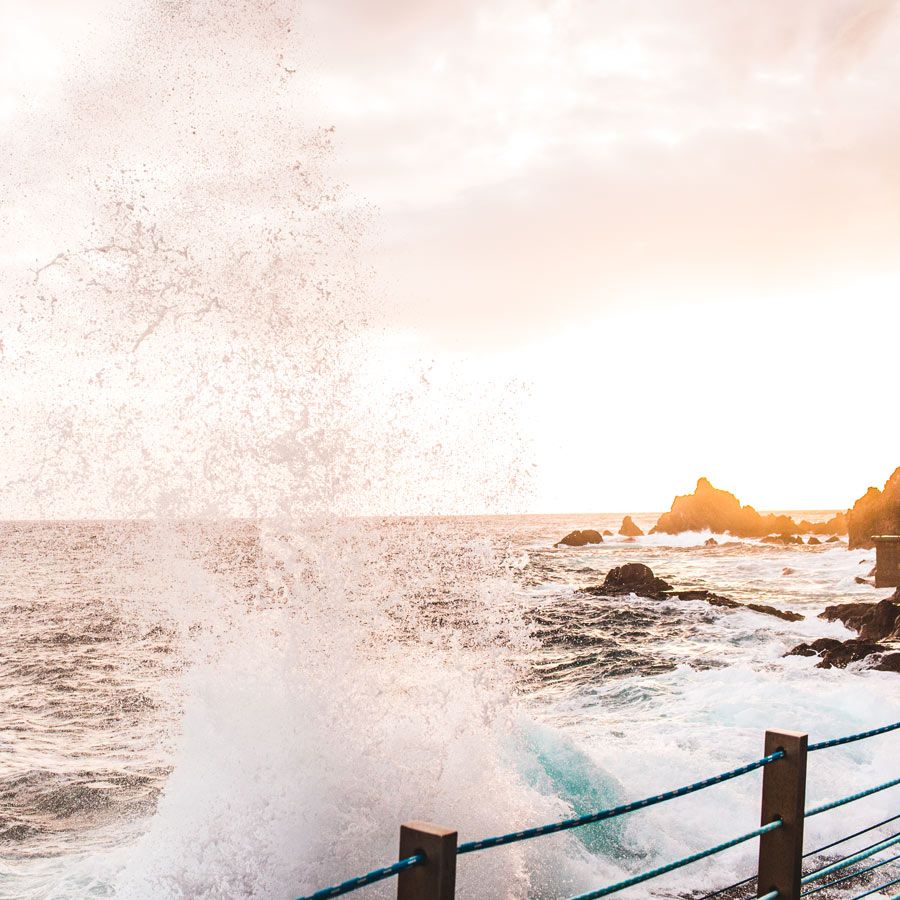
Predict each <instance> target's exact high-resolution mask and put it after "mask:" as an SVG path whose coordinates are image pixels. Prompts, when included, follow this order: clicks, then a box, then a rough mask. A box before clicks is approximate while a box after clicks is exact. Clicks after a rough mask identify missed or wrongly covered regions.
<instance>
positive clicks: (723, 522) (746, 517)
mask: <svg viewBox="0 0 900 900" xmlns="http://www.w3.org/2000/svg"><path fill="white" fill-rule="evenodd" d="M704 529H709V530H710V531H714V532H716V533H719V534H722V533H725V532H728V533H729V534H733V535H735V536H737V537H764V536H765V535H767V534H772V533H778V534H797V533H800V532H802V533H810V532H814V533H815V534H832V533H833V532H841V531H845V530H846V524H845V522H844V516H843V515H837V516H835V517H834V518H833V519H830V520H829V521H828V522H818V523H816V524H812V523H810V522H801V523H797V522H795V521H794V520H793V519H792V518H790V516H776V515H772V514H769V515H760V513H758V512H757V511H756V510H755V509H754V508H753V507H752V506H742V505H741V502H740V500H738V498H737V497H735V496H734V494H730V493H729V492H728V491H722V490H719V489H718V488H715V487H713V486H712V485H711V484H710V482H709V480H708V479H706V478H700V479H699V480H698V481H697V487H696V488H695V490H694V493H693V494H684V495H682V496H679V497H676V498H675V499H674V501H673V502H672V508H671V510H670V511H669V512H667V513H663V515H661V516H660V517H659V521H658V522H657V523H656V525H655V526H654V528H653V530H652V532H651V534H652V533H654V532H660V533H662V534H680V533H681V532H683V531H703V530H704Z"/></svg>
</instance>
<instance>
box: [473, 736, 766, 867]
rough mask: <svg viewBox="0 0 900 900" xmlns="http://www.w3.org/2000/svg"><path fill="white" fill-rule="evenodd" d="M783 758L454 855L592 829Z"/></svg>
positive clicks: (492, 840) (484, 841)
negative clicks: (582, 827)
mask: <svg viewBox="0 0 900 900" xmlns="http://www.w3.org/2000/svg"><path fill="white" fill-rule="evenodd" d="M783 756H784V750H776V751H775V752H774V753H771V754H769V756H764V757H763V758H762V759H758V760H756V762H752V763H748V764H747V765H746V766H740V767H739V768H737V769H731V770H730V771H728V772H723V773H722V774H721V775H714V776H713V777H712V778H706V779H704V780H703V781H696V782H694V784H688V785H685V786H684V787H680V788H675V789H674V790H671V791H666V792H665V793H663V794H656V795H655V796H653V797H646V798H645V799H643V800H634V801H632V802H631V803H625V804H623V805H622V806H614V807H613V808H612V809H601V810H600V811H599V812H595V813H589V814H588V815H586V816H579V817H578V818H577V819H563V820H562V821H561V822H553V823H551V824H550V825H538V826H536V827H535V828H526V829H525V830H524V831H512V832H510V833H509V834H501V835H498V836H497V837H489V838H482V839H481V840H480V841H468V842H467V843H465V844H460V845H459V847H457V848H456V855H457V856H459V855H460V854H462V853H472V852H473V851H475V850H487V849H488V848H490V847H499V846H501V845H502V844H512V843H514V842H515V841H525V840H528V839H529V838H535V837H540V836H541V835H544V834H555V833H556V832H557V831H565V830H566V829H567V828H578V827H580V826H581V825H592V824H593V823H594V822H603V821H605V820H606V819H613V818H615V817H616V816H621V815H624V814H625V813H629V812H634V811H635V810H637V809H646V808H647V807H648V806H655V805H656V804H657V803H664V802H665V801H666V800H674V799H675V798H676V797H684V796H685V795H686V794H693V793H694V791H700V790H702V789H703V788H708V787H712V785H714V784H721V783H722V782H723V781H728V780H729V779H731V778H737V777H738V776H739V775H746V774H747V773H748V772H752V771H753V770H754V769H759V768H761V767H762V766H766V765H768V764H769V763H770V762H774V761H775V760H776V759H781V758H782V757H783Z"/></svg>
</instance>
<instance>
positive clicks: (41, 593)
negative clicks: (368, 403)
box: [0, 514, 900, 900]
mask: <svg viewBox="0 0 900 900" xmlns="http://www.w3.org/2000/svg"><path fill="white" fill-rule="evenodd" d="M654 519H655V517H654V516H650V515H648V516H637V517H636V520H637V522H638V524H640V525H642V526H643V527H644V528H645V529H647V528H648V526H650V525H652V523H653V521H654ZM620 521H621V516H620V515H610V514H597V515H559V516H521V517H512V516H507V517H504V516H497V517H469V518H466V517H459V518H422V519H361V518H358V519H347V518H343V519H338V518H326V517H321V518H318V519H309V520H307V521H304V522H295V523H294V525H293V526H292V527H291V528H288V527H286V526H285V525H284V524H283V523H281V524H277V523H274V522H266V521H262V520H259V521H256V520H254V521H250V520H219V521H202V522H201V521H170V522H165V521H158V520H157V521H102V522H89V521H77V522H9V523H5V524H3V525H2V526H0V571H2V579H0V653H2V656H0V698H2V703H0V860H2V862H0V865H2V868H0V897H3V898H10V900H11V898H23V900H25V898H29V900H37V898H41V900H49V898H60V900H62V898H70V900H74V898H81V897H117V898H135V900H138V898H146V900H150V898H187V897H198V898H199V897H202V898H226V897H228V898H240V897H245V898H263V897H265V898H291V897H296V896H299V895H300V894H303V893H306V892H310V891H312V890H314V889H316V888H319V887H322V886H325V885H329V884H333V883H336V882H338V881H340V880H342V879H344V878H347V877H350V876H352V875H356V874H361V873H363V872H365V871H367V870H369V869H371V868H374V867H376V866H379V865H383V864H386V863H388V862H390V861H391V860H393V859H395V858H396V852H397V842H398V829H399V825H400V823H402V822H404V821H408V820H411V819H426V820H431V821H434V822H437V823H439V824H443V825H447V826H452V827H455V828H457V829H458V830H459V835H460V840H461V841H465V840H472V839H476V838H481V837H486V836H489V835H493V834H498V833H503V832H506V831H510V830H518V829H521V828H525V827H528V826H532V825H538V824H542V823H545V822H550V821H553V820H555V819H558V818H564V817H567V816H571V815H573V814H582V813H585V812H589V811H592V810H594V809H600V808H604V807H606V806H609V805H613V804H615V803H620V802H624V801H627V800H631V799H637V798H640V797H643V796H647V795H651V794H655V793H657V792H659V791H662V790H665V789H668V788H673V787H677V786H680V785H682V784H686V783H688V782H691V781H694V780H696V779H699V778H703V777H706V776H708V775H712V774H715V773H717V772H719V771H722V770H724V769H727V768H730V767H733V766H737V765H740V764H742V763H744V762H749V761H752V760H754V759H757V758H758V757H759V756H761V755H762V750H763V732H764V731H765V729H766V728H786V729H791V730H801V731H807V732H809V734H810V735H811V739H812V740H816V739H823V738H828V737H833V736H837V735H842V734H845V733H849V732H853V731H857V730H861V729H866V728H870V727H875V726H877V725H880V724H884V723H887V722H891V721H896V720H898V719H900V692H898V690H897V682H896V679H897V676H896V674H894V673H889V672H878V671H874V670H872V669H871V668H870V667H869V665H868V664H867V662H866V661H863V662H861V663H857V664H854V665H851V666H849V667H848V668H847V669H830V670H824V669H820V668H817V667H816V665H815V663H816V661H817V660H816V659H810V658H805V657H800V656H785V653H786V651H788V650H789V649H790V648H791V647H793V646H794V645H795V644H798V643H800V642H802V641H808V640H811V639H813V638H815V637H821V636H832V637H838V638H846V637H850V636H852V635H851V633H849V632H848V631H847V630H846V629H844V627H843V626H842V625H840V624H839V623H828V622H825V621H824V620H822V619H820V618H818V614H819V613H820V612H821V611H822V610H823V609H824V607H825V606H827V605H829V604H831V603H836V602H845V601H849V600H854V601H856V600H873V599H876V598H879V597H881V596H883V595H884V594H886V593H887V592H885V591H876V590H875V589H873V588H872V587H870V586H869V585H865V584H859V583H857V581H856V577H857V576H858V575H866V574H868V571H869V569H871V567H872V565H873V553H872V551H867V550H853V551H850V550H848V549H847V545H846V543H843V542H842V543H832V544H822V545H819V546H812V547H811V546H789V547H782V546H772V545H768V544H763V543H760V542H758V541H755V540H737V539H731V538H727V537H723V536H717V540H718V541H719V543H718V544H717V545H715V546H706V545H705V542H706V540H707V539H708V538H709V537H710V535H709V534H708V533H702V534H683V535H678V536H667V535H648V536H645V537H640V538H637V539H636V540H627V539H625V538H623V537H619V536H617V535H614V536H613V537H607V538H606V540H605V541H604V543H603V544H599V545H593V546H587V547H583V548H568V547H556V546H554V544H555V542H556V541H558V540H559V538H560V537H562V536H563V535H564V534H565V533H566V532H567V531H569V530H571V529H573V528H584V527H593V528H599V529H603V528H609V529H610V530H613V531H615V530H616V528H617V526H618V524H619V522H620ZM637 561H639V562H643V563H646V564H648V565H649V566H651V567H652V569H653V570H654V572H655V573H656V574H657V575H659V576H661V577H663V578H665V579H666V580H667V581H669V582H670V583H672V584H673V586H675V587H678V588H684V589H688V588H707V589H710V590H712V591H715V592H716V593H719V594H724V595H727V596H729V597H732V598H734V599H735V600H738V601H742V602H759V603H764V604H769V605H771V606H774V607H777V608H779V609H786V610H793V611H796V612H799V613H801V614H802V615H803V616H804V618H803V620H801V621H797V622H788V621H784V620H781V619H778V618H775V617H772V616H769V615H764V614H760V613H757V612H753V611H750V610H746V609H729V608H721V607H712V606H710V605H708V604H707V603H705V602H703V601H699V600H698V601H680V600H674V599H673V600H668V599H666V600H658V599H657V600H654V599H648V598H642V597H638V596H634V595H631V596H624V597H615V598H603V597H596V596H592V595H583V594H579V593H578V589H579V588H581V587H586V586H591V585H596V584H599V583H601V582H602V580H603V578H604V576H605V574H606V572H607V571H608V570H609V569H610V568H611V567H612V566H615V565H620V564H622V563H625V562H637ZM896 741H897V738H896V737H893V736H892V735H886V736H883V737H878V738H874V739H871V740H869V741H865V742H861V743H857V744H852V745H849V746H847V747H843V748H837V749H833V750H827V751H822V752H820V753H817V754H815V755H814V756H813V757H811V758H810V766H809V784H808V796H809V802H810V803H816V802H819V801H824V800H829V799H832V798H835V797H838V796H841V795H844V794H846V793H850V792H851V791H854V790H859V789H862V788H865V787H868V786H870V785H873V784H875V783H877V782H879V781H884V780H887V779H889V778H891V777H895V776H896V775H897V771H896V760H897V758H898V754H897V750H896ZM759 791H760V774H759V773H758V772H756V773H753V774H751V775H747V776H744V777H742V778H739V779H735V780H732V781H729V782H727V783H725V784H722V785H719V786H716V787H714V788H711V789H709V790H706V791H703V792H701V793H699V794H694V795H691V796H689V797H684V798H681V799H679V800H676V801H673V802H670V803H666V804H662V805H659V806H655V807H653V808H651V809H647V810H644V811H640V812H636V813H632V814H629V815H627V816H625V817H623V818H621V819H619V820H614V821H611V822H607V823H602V824H599V825H594V826H590V827H586V828H583V829H577V830H574V831H570V832H566V833H564V834H558V835H553V836H548V837H542V838H538V839H535V840H532V841H528V842H523V843H520V844H514V845H510V846H506V847H502V848H498V849H494V850H488V851H482V852H479V853H475V854H471V855H468V856H465V857H462V858H460V860H459V866H458V896H460V897H462V898H526V897H535V898H536V897H541V898H544V897H546V898H562V897H567V896H571V895H573V894H576V893H578V892H580V891H584V890H588V889H590V888H592V887H598V886H600V885H602V884H604V883H607V882H610V881H613V880H615V879H617V878H619V877H622V876H624V875H626V874H630V873H634V872H637V871H641V870H643V869H646V868H649V867H651V866H655V865H657V864H661V863H664V862H667V861H669V860H672V859H675V858H676V857H678V856H681V855H684V854H687V853H690V852H694V851H696V850H700V849H702V848H704V847H706V846H710V845H712V844H714V843H717V842H719V841H720V840H725V839H727V838H729V837H732V836H736V835H737V834H739V833H741V832H743V831H747V830H750V829H752V828H754V827H756V825H757V824H758V816H759ZM895 808H896V798H895V797H893V796H892V791H886V792H883V793H880V794H876V795H874V796H872V797H871V798H867V799H866V800H863V801H860V802H858V803H854V804H850V805H848V806H846V807H844V808H842V809H841V810H840V811H836V812H833V813H827V814H824V815H822V816H819V817H816V819H814V820H811V821H810V823H809V826H808V829H807V832H808V837H807V844H808V846H809V847H813V846H816V845H818V844H820V843H825V842H826V841H828V840H830V839H833V838H836V837H839V836H842V835H843V834H846V833H848V832H849V831H852V830H855V829H857V828H862V827H865V826H866V825H868V824H871V823H872V822H875V821H878V820H879V819H881V818H885V817H887V816H888V815H891V814H892V813H893V812H894V811H895ZM860 842H865V839H864V838H861V839H860V841H858V842H857V843H860ZM850 846H855V845H850ZM755 852H756V849H755V844H754V842H749V843H747V844H745V845H742V846H740V847H737V848H734V849H732V850H730V851H728V852H727V853H725V854H722V855H720V856H718V857H716V858H714V859H713V860H710V861H705V862H703V863H700V864H697V865H694V866H691V867H688V868H685V869H683V870H681V871H679V872H676V873H672V874H670V875H668V876H666V877H665V878H663V879H659V880H658V881H656V882H652V883H649V884H646V885H643V886H640V887H638V888H635V889H632V892H631V894H632V896H651V895H659V896H682V895H689V894H690V893H691V892H692V891H702V890H704V889H706V888H710V889H711V888H712V887H715V886H721V885H723V884H726V883H728V882H729V881H731V880H737V879H738V878H741V877H744V876H746V875H749V874H751V873H752V871H753V869H754V860H755ZM393 890H395V887H394V886H393V885H391V884H387V885H376V886H373V887H370V888H367V889H366V895H367V896H369V897H389V896H391V895H392V891H393Z"/></svg>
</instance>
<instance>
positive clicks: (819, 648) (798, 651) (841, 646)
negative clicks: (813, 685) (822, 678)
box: [785, 638, 900, 669]
mask: <svg viewBox="0 0 900 900" xmlns="http://www.w3.org/2000/svg"><path fill="white" fill-rule="evenodd" d="M886 649H887V648H886V647H883V646H882V645H881V644H876V643H875V642H874V641H863V640H859V639H856V638H854V639H853V640H849V641H838V640H835V639H834V638H819V639H818V640H816V641H813V642H812V643H811V644H798V645H797V646H796V647H794V648H793V650H789V651H788V652H787V653H786V654H785V656H818V657H820V661H819V662H818V663H817V664H816V668H818V669H831V668H837V669H844V668H846V667H847V666H848V665H850V663H852V662H859V660H861V659H865V658H866V657H867V656H871V655H872V654H873V653H884V651H885V650H886ZM897 655H898V656H900V654H897Z"/></svg>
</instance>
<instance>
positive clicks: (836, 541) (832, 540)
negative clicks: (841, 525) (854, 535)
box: [825, 534, 841, 544]
mask: <svg viewBox="0 0 900 900" xmlns="http://www.w3.org/2000/svg"><path fill="white" fill-rule="evenodd" d="M840 542H841V539H840V538H839V537H838V536H837V535H836V534H833V535H832V536H831V537H830V538H828V540H827V541H825V543H826V544H839V543H840Z"/></svg>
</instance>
